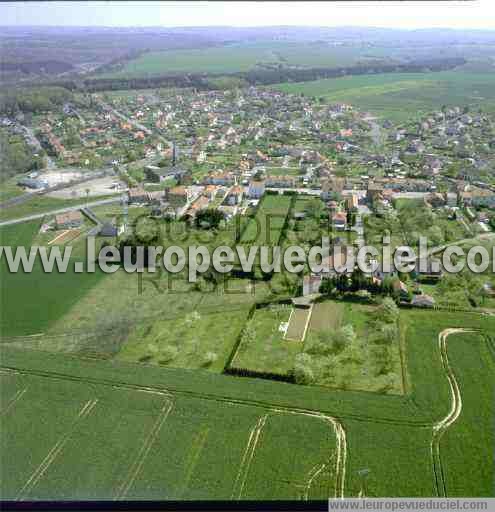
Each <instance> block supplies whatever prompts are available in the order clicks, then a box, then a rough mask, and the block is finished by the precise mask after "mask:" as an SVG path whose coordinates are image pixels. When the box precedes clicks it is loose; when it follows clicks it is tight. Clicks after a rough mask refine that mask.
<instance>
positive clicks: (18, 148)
mask: <svg viewBox="0 0 495 512" xmlns="http://www.w3.org/2000/svg"><path fill="white" fill-rule="evenodd" d="M44 165H45V162H44V156H43V155H38V156H35V155H34V153H33V150H32V148H31V147H30V146H28V144H27V143H26V142H25V140H24V138H23V137H22V136H21V135H12V134H8V133H5V132H2V131H0V181H3V180H5V179H7V178H9V177H11V176H15V175H16V174H22V173H25V172H29V171H34V170H37V169H42V168H43V167H44Z"/></svg>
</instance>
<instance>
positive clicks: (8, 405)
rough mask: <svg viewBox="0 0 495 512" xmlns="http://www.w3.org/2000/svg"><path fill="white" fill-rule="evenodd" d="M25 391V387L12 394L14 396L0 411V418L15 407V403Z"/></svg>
mask: <svg viewBox="0 0 495 512" xmlns="http://www.w3.org/2000/svg"><path fill="white" fill-rule="evenodd" d="M27 390H28V388H27V387H25V388H23V389H19V391H17V392H16V393H15V394H14V396H13V397H12V399H11V400H10V402H9V403H8V404H7V405H6V406H5V408H4V409H2V410H0V416H4V415H6V414H7V413H8V412H9V411H10V409H12V407H14V406H15V405H16V403H17V402H18V401H19V400H20V399H21V398H22V397H23V396H24V395H25V393H26V391H27Z"/></svg>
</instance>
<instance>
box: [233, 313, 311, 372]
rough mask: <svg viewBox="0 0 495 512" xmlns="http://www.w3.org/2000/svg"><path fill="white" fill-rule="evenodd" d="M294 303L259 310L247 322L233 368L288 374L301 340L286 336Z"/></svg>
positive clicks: (298, 350)
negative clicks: (289, 338) (286, 337)
mask: <svg viewBox="0 0 495 512" xmlns="http://www.w3.org/2000/svg"><path fill="white" fill-rule="evenodd" d="M291 310H292V308H291V306H288V305H272V306H268V307H266V308H261V309H257V310H256V311H255V313H254V315H253V317H252V318H251V319H250V320H249V322H248V323H247V325H246V327H245V329H244V332H243V336H242V339H241V342H240V344H239V347H238V349H237V352H236V353H235V355H234V357H233V359H232V362H231V364H230V367H231V368H234V369H243V370H248V371H250V372H255V373H260V374H262V373H271V374H276V375H282V376H287V375H289V373H290V370H291V369H292V367H293V362H294V357H295V356H296V354H298V353H299V352H300V351H301V343H299V342H297V341H292V340H286V339H285V330H286V328H287V322H288V321H289V317H290V314H291Z"/></svg>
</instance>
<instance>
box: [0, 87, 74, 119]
mask: <svg viewBox="0 0 495 512" xmlns="http://www.w3.org/2000/svg"><path fill="white" fill-rule="evenodd" d="M71 100H72V93H71V92H70V91H68V90H67V89H65V88H63V87H58V86H50V87H33V88H25V89H6V90H5V91H3V92H2V93H0V114H2V115H6V116H14V115H16V114H17V113H19V112H24V113H26V112H28V113H38V112H47V111H49V110H53V109H54V108H56V107H57V106H60V105H63V104H64V103H66V102H67V101H71Z"/></svg>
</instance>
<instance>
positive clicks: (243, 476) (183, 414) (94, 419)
mask: <svg viewBox="0 0 495 512" xmlns="http://www.w3.org/2000/svg"><path fill="white" fill-rule="evenodd" d="M34 356H35V357H36V354H35V353H34ZM38 362H40V361H38ZM43 368H44V369H45V370H49V368H47V366H46V365H43ZM122 370H124V371H125V368H122ZM100 377H101V376H100ZM0 378H1V381H2V387H1V390H2V394H1V398H2V400H1V413H2V417H1V426H2V432H3V433H4V435H3V436H2V444H1V456H2V459H3V460H15V461H16V463H15V464H14V466H15V467H14V468H12V470H11V471H9V472H8V475H4V477H3V478H2V483H1V484H0V496H1V497H2V498H3V499H29V500H38V499H43V500H54V499H59V500H60V499H231V498H233V499H250V498H260V497H261V498H264V499H282V498H288V497H290V498H293V499H308V498H311V499H314V498H319V499H324V498H325V497H327V496H329V495H333V494H334V493H335V492H338V491H339V489H336V485H337V483H338V482H339V478H341V472H342V464H341V462H340V459H339V457H338V453H339V452H340V451H341V447H340V444H338V442H337V437H336V436H337V434H338V430H337V428H336V424H335V423H333V422H332V421H331V420H330V419H328V418H326V417H325V416H323V415H317V414H301V413H297V412H293V411H289V410H282V409H279V408H277V409H276V408H273V407H270V406H268V405H267V406H263V405H259V406H254V405H250V404H243V403H235V402H232V401H229V400H223V401H218V400H213V399H211V398H209V397H206V396H204V397H199V396H198V397H191V396H189V397H188V396H185V395H183V394H180V393H179V394H174V393H169V392H167V391H165V390H158V389H157V390H146V389H140V388H139V387H137V388H135V387H131V386H126V385H119V384H118V383H117V382H115V383H113V384H112V383H111V382H110V381H108V382H104V381H103V382H100V381H98V382H97V381H94V383H93V384H92V385H90V386H88V384H87V383H86V382H84V381H83V380H80V379H79V378H76V379H70V378H69V377H68V376H67V377H64V376H59V377H46V376H40V375H38V374H37V372H31V371H29V370H26V371H22V372H20V373H18V372H11V371H2V373H1V377H0ZM31 414H35V415H36V421H32V419H31ZM31 443H33V444H32V445H31ZM219 461H221V463H219ZM75 466H77V471H74V468H75ZM315 469H316V470H317V471H316V470H315Z"/></svg>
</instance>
